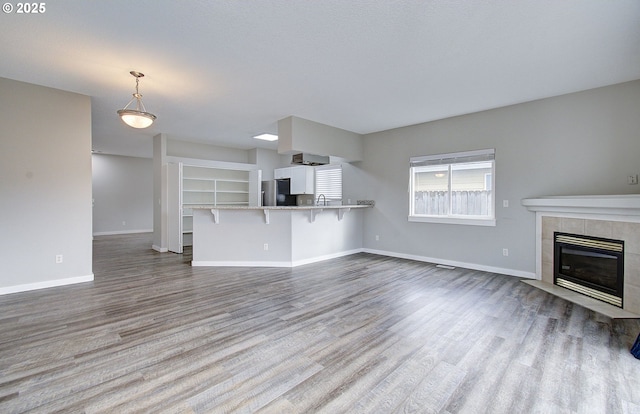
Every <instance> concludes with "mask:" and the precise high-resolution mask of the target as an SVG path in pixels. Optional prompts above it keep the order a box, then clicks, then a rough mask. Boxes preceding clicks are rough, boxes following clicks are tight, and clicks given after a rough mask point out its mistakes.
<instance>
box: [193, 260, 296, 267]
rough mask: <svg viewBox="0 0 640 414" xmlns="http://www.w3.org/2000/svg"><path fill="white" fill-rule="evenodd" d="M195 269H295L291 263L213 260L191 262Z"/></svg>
mask: <svg viewBox="0 0 640 414" xmlns="http://www.w3.org/2000/svg"><path fill="white" fill-rule="evenodd" d="M191 266H193V267H293V265H292V263H291V262H269V261H266V262H265V261H256V262H253V261H247V262H235V261H212V260H194V261H192V262H191Z"/></svg>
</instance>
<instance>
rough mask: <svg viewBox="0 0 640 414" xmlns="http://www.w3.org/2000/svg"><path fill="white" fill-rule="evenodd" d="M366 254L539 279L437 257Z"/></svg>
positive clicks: (526, 273) (498, 268)
mask: <svg viewBox="0 0 640 414" xmlns="http://www.w3.org/2000/svg"><path fill="white" fill-rule="evenodd" d="M363 251H364V252H365V253H371V254H377V255H380V256H389V257H397V258H399V259H409V260H415V261H418V262H428V263H434V264H443V265H447V266H454V267H462V268H465V269H471V270H480V271H483V272H490V273H499V274H501V275H507V276H515V277H523V278H526V279H537V276H536V274H535V272H525V271H523V270H516V269H507V268H503V267H494V266H486V265H481V264H477V263H467V262H459V261H456V260H446V259H438V258H435V257H427V256H418V255H413V254H405V253H396V252H389V251H386V250H375V249H363Z"/></svg>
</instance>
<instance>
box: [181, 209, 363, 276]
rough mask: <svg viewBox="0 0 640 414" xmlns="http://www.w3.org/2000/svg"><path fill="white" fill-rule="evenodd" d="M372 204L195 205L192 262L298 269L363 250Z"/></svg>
mask: <svg viewBox="0 0 640 414" xmlns="http://www.w3.org/2000/svg"><path fill="white" fill-rule="evenodd" d="M371 207H372V206H371V205H361V204H354V205H327V206H323V205H319V206H318V205H313V206H311V205H310V206H253V207H252V206H214V205H190V206H189V208H191V209H192V210H193V261H192V265H193V266H268V267H294V266H298V265H302V264H307V263H313V262H317V261H321V260H327V259H331V258H335V257H340V256H345V255H349V254H353V253H358V252H361V251H362V247H363V241H362V235H363V228H362V223H363V218H362V215H363V213H364V210H365V209H367V208H371Z"/></svg>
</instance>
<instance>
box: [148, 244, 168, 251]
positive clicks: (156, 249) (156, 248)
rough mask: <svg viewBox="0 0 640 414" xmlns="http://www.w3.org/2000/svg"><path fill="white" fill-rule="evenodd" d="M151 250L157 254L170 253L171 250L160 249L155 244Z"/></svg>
mask: <svg viewBox="0 0 640 414" xmlns="http://www.w3.org/2000/svg"><path fill="white" fill-rule="evenodd" d="M151 248H152V249H153V250H155V251H156V252H160V253H167V252H168V251H169V249H168V248H167V247H160V246H157V245H155V244H154V245H152V246H151Z"/></svg>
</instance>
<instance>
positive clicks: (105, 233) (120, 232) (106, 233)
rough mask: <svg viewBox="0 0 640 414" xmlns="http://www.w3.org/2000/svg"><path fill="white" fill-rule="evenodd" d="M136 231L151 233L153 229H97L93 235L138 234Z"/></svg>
mask: <svg viewBox="0 0 640 414" xmlns="http://www.w3.org/2000/svg"><path fill="white" fill-rule="evenodd" d="M138 233H153V229H142V230H118V231H97V232H95V233H93V235H94V236H115V235H117V234H138Z"/></svg>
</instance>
